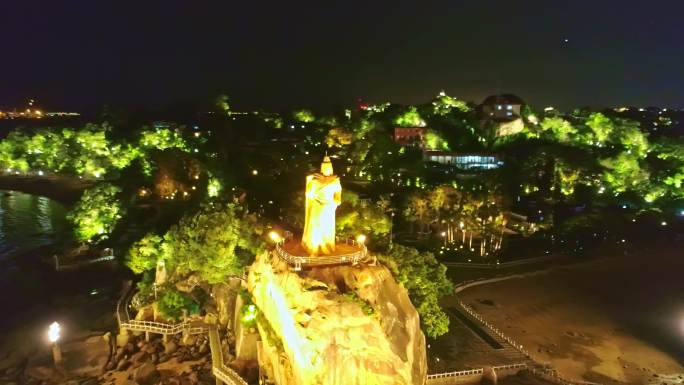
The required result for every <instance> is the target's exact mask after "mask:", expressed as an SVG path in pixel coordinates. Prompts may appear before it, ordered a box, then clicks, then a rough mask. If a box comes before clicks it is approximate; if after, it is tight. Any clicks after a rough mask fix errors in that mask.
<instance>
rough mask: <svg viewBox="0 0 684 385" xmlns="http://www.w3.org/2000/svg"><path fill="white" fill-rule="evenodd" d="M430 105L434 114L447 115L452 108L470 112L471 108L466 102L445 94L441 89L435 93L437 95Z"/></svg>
mask: <svg viewBox="0 0 684 385" xmlns="http://www.w3.org/2000/svg"><path fill="white" fill-rule="evenodd" d="M432 107H433V110H432V111H433V113H434V114H435V115H441V116H444V115H447V114H449V113H450V112H452V111H453V110H457V111H459V112H470V111H471V108H470V107H468V104H467V103H466V102H464V101H462V100H458V99H456V98H453V97H451V96H449V95H447V94H445V93H444V92H443V91H442V92H440V93H439V95H437V97H436V98H435V99H434V100H433V101H432Z"/></svg>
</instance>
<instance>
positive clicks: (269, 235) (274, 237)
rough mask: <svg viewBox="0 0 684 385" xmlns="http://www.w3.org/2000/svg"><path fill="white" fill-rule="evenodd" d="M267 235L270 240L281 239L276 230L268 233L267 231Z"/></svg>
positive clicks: (277, 241) (276, 241)
mask: <svg viewBox="0 0 684 385" xmlns="http://www.w3.org/2000/svg"><path fill="white" fill-rule="evenodd" d="M268 237H269V238H271V240H272V241H273V242H274V243H280V241H281V240H282V237H281V236H280V234H278V232H276V231H271V232H270V233H268Z"/></svg>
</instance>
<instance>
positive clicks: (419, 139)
mask: <svg viewBox="0 0 684 385" xmlns="http://www.w3.org/2000/svg"><path fill="white" fill-rule="evenodd" d="M426 133H427V128H425V127H395V128H394V142H395V143H397V144H400V145H402V146H417V147H420V148H423V147H424V145H425V134H426Z"/></svg>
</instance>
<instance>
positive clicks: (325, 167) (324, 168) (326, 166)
mask: <svg viewBox="0 0 684 385" xmlns="http://www.w3.org/2000/svg"><path fill="white" fill-rule="evenodd" d="M321 174H323V175H325V176H330V175H332V174H333V168H332V163H330V157H329V156H326V157H325V158H323V163H321Z"/></svg>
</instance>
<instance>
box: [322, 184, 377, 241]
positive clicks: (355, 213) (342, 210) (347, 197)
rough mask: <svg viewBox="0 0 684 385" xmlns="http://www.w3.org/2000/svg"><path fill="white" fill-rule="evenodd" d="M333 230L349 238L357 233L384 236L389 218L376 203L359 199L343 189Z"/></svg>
mask: <svg viewBox="0 0 684 385" xmlns="http://www.w3.org/2000/svg"><path fill="white" fill-rule="evenodd" d="M335 231H336V232H337V234H338V235H340V236H346V237H350V238H351V237H356V236H357V235H359V234H366V235H373V236H374V237H375V238H380V237H385V236H386V235H387V234H388V233H389V231H390V218H389V217H388V216H387V215H386V214H385V212H383V211H382V209H381V208H380V207H378V206H377V205H374V204H372V203H370V202H368V201H364V200H361V199H359V196H358V195H357V194H355V193H353V192H351V191H344V192H343V193H342V204H341V205H340V207H338V208H337V214H336V219H335Z"/></svg>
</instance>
